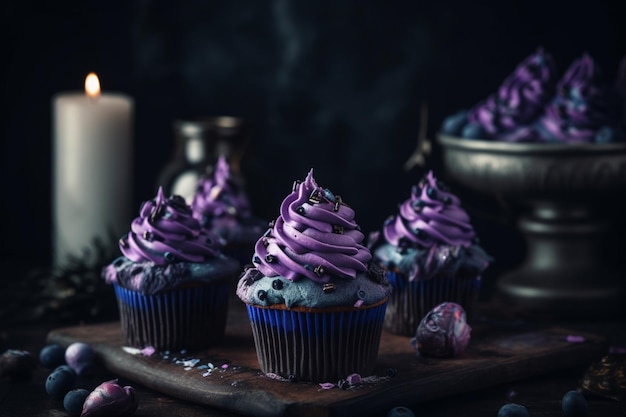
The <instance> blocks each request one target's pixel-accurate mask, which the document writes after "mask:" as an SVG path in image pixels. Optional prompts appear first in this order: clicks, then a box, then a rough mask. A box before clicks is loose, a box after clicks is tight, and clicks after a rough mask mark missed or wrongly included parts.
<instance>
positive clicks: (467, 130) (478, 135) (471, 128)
mask: <svg viewBox="0 0 626 417" xmlns="http://www.w3.org/2000/svg"><path fill="white" fill-rule="evenodd" d="M461 136H462V137H464V138H467V139H485V138H486V136H487V132H486V131H485V129H484V128H483V127H482V126H481V125H479V124H478V123H468V124H467V125H465V127H463V130H462V131H461Z"/></svg>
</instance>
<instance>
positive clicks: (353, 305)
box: [237, 170, 391, 382]
mask: <svg viewBox="0 0 626 417" xmlns="http://www.w3.org/2000/svg"><path fill="white" fill-rule="evenodd" d="M354 219H355V212H354V210H353V209H352V208H350V207H349V206H348V205H347V204H346V203H344V202H343V200H342V199H341V197H340V196H336V195H334V194H333V193H332V192H331V191H330V190H328V189H326V188H322V187H320V186H318V185H317V183H316V182H315V180H314V178H313V171H312V170H311V171H310V172H309V174H308V175H307V177H306V179H305V180H304V182H300V181H296V182H295V183H294V187H293V189H292V192H291V193H290V194H289V195H288V196H287V197H286V198H285V199H284V200H283V202H282V204H281V206H280V215H279V216H278V218H277V219H276V220H275V221H273V222H271V223H270V228H269V229H268V230H267V231H266V232H265V233H264V234H263V236H262V237H261V238H260V239H258V241H257V242H256V245H255V248H254V249H255V253H254V256H253V266H251V267H250V268H248V269H246V270H245V271H244V272H243V274H242V275H241V277H240V280H239V282H238V285H237V295H238V296H239V298H240V299H241V300H242V301H243V302H244V303H245V304H246V307H247V310H248V315H249V318H250V323H251V326H252V331H253V335H254V341H255V346H256V352H257V356H258V359H259V364H260V368H261V371H262V372H264V373H265V374H271V375H278V376H280V377H283V378H288V379H291V380H293V379H294V378H296V379H297V380H298V381H308V382H324V381H337V380H339V379H342V378H345V377H347V376H348V375H350V374H353V373H358V374H360V375H371V374H372V373H373V372H374V367H375V364H376V359H377V355H378V346H379V343H380V336H381V332H382V325H383V318H384V315H385V309H386V306H387V300H388V297H389V293H390V290H391V288H390V286H389V283H388V282H387V279H386V277H385V274H384V271H383V270H382V268H380V267H378V266H377V265H376V264H373V263H371V262H370V260H371V257H372V255H371V253H370V251H369V249H368V248H367V247H365V246H364V245H363V241H364V235H363V233H362V232H361V230H360V227H359V226H358V225H357V223H356V222H355V220H354Z"/></svg>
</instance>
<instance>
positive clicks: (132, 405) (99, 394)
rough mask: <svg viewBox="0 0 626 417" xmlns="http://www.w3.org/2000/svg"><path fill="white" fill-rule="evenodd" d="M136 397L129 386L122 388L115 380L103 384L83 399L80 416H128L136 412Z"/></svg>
mask: <svg viewBox="0 0 626 417" xmlns="http://www.w3.org/2000/svg"><path fill="white" fill-rule="evenodd" d="M137 404H138V402H137V395H136V394H135V389H134V388H133V387H131V386H125V387H122V386H121V385H119V384H118V383H117V380H116V379H114V380H112V381H107V382H103V383H102V384H100V385H98V386H97V387H96V389H94V390H93V391H92V392H91V393H90V394H89V395H88V396H87V398H86V399H85V403H84V404H83V412H82V414H81V415H82V416H84V417H91V416H93V417H95V416H128V415H130V414H132V413H134V412H135V410H137Z"/></svg>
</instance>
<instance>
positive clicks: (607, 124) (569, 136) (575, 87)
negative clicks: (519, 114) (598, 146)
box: [535, 54, 625, 143]
mask: <svg viewBox="0 0 626 417" xmlns="http://www.w3.org/2000/svg"><path fill="white" fill-rule="evenodd" d="M618 108H619V106H618V103H617V97H615V96H614V93H613V92H612V91H611V90H610V88H609V85H608V84H607V83H605V82H604V80H603V77H602V73H601V71H600V68H598V66H597V65H596V63H595V62H594V60H593V59H592V58H591V56H589V55H588V54H583V55H582V56H581V57H580V58H579V59H577V60H575V61H574V62H573V63H572V64H571V65H570V67H569V68H568V69H567V71H566V72H565V74H564V75H563V77H562V78H561V79H560V80H559V83H558V85H557V92H556V95H555V96H554V98H553V99H552V100H551V101H550V103H549V104H548V105H547V106H546V109H545V111H544V113H543V115H542V116H541V117H540V118H539V120H538V121H537V123H536V124H535V129H536V131H537V134H538V136H539V138H540V140H541V141H544V142H560V143H609V142H616V141H623V140H624V139H625V138H624V132H623V130H622V126H621V123H620V121H619V116H620V115H619V110H618Z"/></svg>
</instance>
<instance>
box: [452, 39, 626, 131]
mask: <svg viewBox="0 0 626 417" xmlns="http://www.w3.org/2000/svg"><path fill="white" fill-rule="evenodd" d="M622 76H623V75H622V73H621V72H620V71H618V76H617V77H616V80H615V83H614V84H615V85H610V84H608V83H606V82H605V81H604V80H603V76H602V74H601V71H600V68H599V67H598V65H597V64H596V63H595V62H594V60H593V59H592V58H591V56H590V55H589V54H586V53H585V54H583V55H582V56H581V57H580V58H579V59H577V60H575V61H574V62H572V63H571V64H570V66H569V67H568V68H567V70H566V71H565V73H564V74H563V75H562V77H561V78H560V79H559V75H558V73H557V71H556V65H555V63H554V59H553V58H552V56H551V55H550V54H548V53H547V52H545V51H544V50H543V49H542V48H538V49H537V50H536V51H535V52H534V53H533V54H531V55H529V56H528V57H527V58H526V59H524V60H523V61H522V62H521V63H520V64H519V65H518V66H517V67H516V68H515V70H514V71H513V72H512V73H511V74H510V75H509V76H508V77H507V78H506V79H505V80H504V81H503V82H502V84H501V85H500V86H499V88H498V90H497V91H496V92H494V93H492V94H490V95H489V96H488V97H487V98H486V99H485V100H482V101H480V102H478V103H477V104H476V105H474V106H473V107H472V108H471V109H470V110H461V111H459V112H457V113H454V114H452V115H450V116H448V117H446V118H445V119H444V121H443V123H442V126H441V133H443V134H444V135H450V136H455V137H461V138H465V139H478V140H487V141H500V142H530V143H611V142H620V141H624V140H625V139H626V135H625V134H624V127H623V124H622V122H621V121H620V116H621V115H620V103H619V100H620V92H621V94H623V92H624V90H623V87H622V89H621V90H620V86H623V80H621V79H620V77H622Z"/></svg>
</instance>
